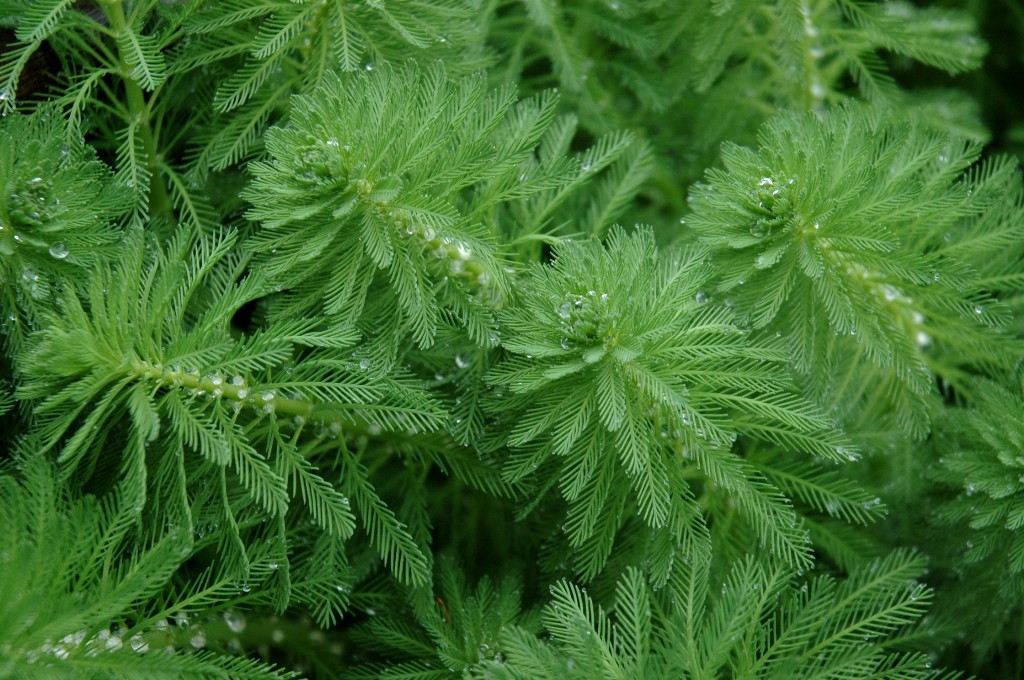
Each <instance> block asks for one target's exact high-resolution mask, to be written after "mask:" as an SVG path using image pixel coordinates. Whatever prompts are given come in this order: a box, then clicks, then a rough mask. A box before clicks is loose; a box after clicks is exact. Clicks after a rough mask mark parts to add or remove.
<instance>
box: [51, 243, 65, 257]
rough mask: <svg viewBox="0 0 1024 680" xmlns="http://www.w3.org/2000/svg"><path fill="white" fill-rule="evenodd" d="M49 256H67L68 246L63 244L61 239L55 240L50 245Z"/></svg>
mask: <svg viewBox="0 0 1024 680" xmlns="http://www.w3.org/2000/svg"><path fill="white" fill-rule="evenodd" d="M50 256H51V257H55V258H57V259H58V260H63V259H64V258H66V257H67V256H68V247H67V246H66V245H64V242H63V241H57V242H56V243H54V244H52V245H51V246H50Z"/></svg>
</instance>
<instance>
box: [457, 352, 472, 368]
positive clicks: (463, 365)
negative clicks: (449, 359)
mask: <svg viewBox="0 0 1024 680" xmlns="http://www.w3.org/2000/svg"><path fill="white" fill-rule="evenodd" d="M455 365H456V366H458V367H459V368H469V362H468V361H466V360H465V359H463V358H462V355H461V354H456V355H455Z"/></svg>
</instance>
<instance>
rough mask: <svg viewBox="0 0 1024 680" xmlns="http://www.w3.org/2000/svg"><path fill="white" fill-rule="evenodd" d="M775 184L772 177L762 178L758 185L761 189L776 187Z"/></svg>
mask: <svg viewBox="0 0 1024 680" xmlns="http://www.w3.org/2000/svg"><path fill="white" fill-rule="evenodd" d="M774 184H775V182H773V181H772V178H771V177H762V178H761V181H760V182H758V183H757V186H759V187H770V186H774Z"/></svg>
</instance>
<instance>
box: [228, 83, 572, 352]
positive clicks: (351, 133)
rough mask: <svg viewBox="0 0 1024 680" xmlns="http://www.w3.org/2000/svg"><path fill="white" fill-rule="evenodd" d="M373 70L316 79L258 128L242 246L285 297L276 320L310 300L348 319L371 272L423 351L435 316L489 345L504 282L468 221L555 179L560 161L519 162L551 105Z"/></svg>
mask: <svg viewBox="0 0 1024 680" xmlns="http://www.w3.org/2000/svg"><path fill="white" fill-rule="evenodd" d="M380 71H381V72H380V73H376V74H374V75H373V76H365V75H357V76H348V77H346V78H344V79H342V78H339V77H328V78H327V80H326V82H325V84H324V86H323V89H321V90H317V91H315V92H314V93H313V94H312V95H310V96H308V97H304V98H301V99H297V100H296V101H295V102H294V104H293V108H292V111H291V117H290V120H289V125H288V126H286V127H283V128H274V129H272V130H271V131H270V132H269V133H268V134H267V140H266V144H267V150H268V152H269V154H270V157H271V160H270V161H269V162H258V163H254V164H253V165H252V166H251V170H252V172H253V174H254V175H255V180H254V181H253V183H252V185H251V187H250V188H249V189H248V190H247V191H246V192H245V193H244V194H243V196H244V197H246V198H248V199H249V200H250V201H252V202H253V204H254V206H255V207H254V208H253V209H252V210H250V211H249V213H248V216H249V217H250V218H252V219H254V220H259V221H260V223H261V224H262V227H263V228H262V230H261V232H260V233H259V234H258V235H257V236H256V238H255V239H254V241H253V248H254V249H256V250H258V251H259V252H263V253H266V254H267V255H269V257H266V258H264V259H263V260H262V262H261V263H262V264H263V266H264V268H265V270H266V271H267V273H268V275H269V276H271V277H273V278H274V279H275V280H278V281H281V282H282V285H285V286H286V287H288V288H289V289H292V290H295V292H294V293H293V294H292V295H291V296H290V298H291V299H290V300H289V302H292V303H293V304H292V305H287V306H286V307H285V308H284V309H285V311H284V313H287V314H293V313H295V311H296V310H300V311H304V310H308V309H310V308H315V307H319V306H321V305H322V306H323V308H324V309H325V310H326V311H327V312H328V313H329V314H338V315H340V316H341V318H342V319H343V320H347V319H353V318H355V317H358V315H359V314H360V312H361V311H362V308H363V304H364V299H365V296H366V293H367V291H368V290H369V288H370V286H371V283H372V280H373V275H374V273H375V272H376V270H377V269H384V270H386V271H387V272H388V288H389V289H390V290H393V291H394V295H395V296H396V298H397V299H396V304H397V306H398V313H397V314H394V320H393V321H392V323H394V324H397V325H399V327H401V328H403V330H406V332H408V333H409V334H410V335H411V336H412V338H413V340H414V341H415V342H416V343H417V344H419V345H420V346H424V347H425V346H428V345H429V344H430V343H431V342H432V341H433V338H434V336H435V334H436V333H437V329H438V325H439V322H440V320H441V318H442V317H445V318H447V319H450V320H451V321H452V322H454V323H456V324H457V325H458V326H460V327H466V328H468V329H469V332H470V339H472V340H473V341H474V342H477V343H481V344H490V345H493V344H494V343H495V341H496V340H495V338H493V337H491V334H492V333H493V331H492V327H493V322H492V321H491V319H490V318H489V317H490V316H491V315H492V314H493V312H492V308H493V304H494V303H495V302H494V298H497V299H499V300H500V299H501V298H503V297H505V296H506V294H507V287H508V286H507V283H505V274H504V271H503V270H502V268H501V267H500V266H499V262H498V260H497V258H496V254H495V252H494V246H493V245H492V244H491V243H490V242H489V241H490V239H489V236H491V234H489V233H488V230H487V229H485V228H484V226H483V225H482V224H481V220H482V219H483V218H484V216H486V215H487V214H488V212H489V211H491V210H493V209H494V206H495V205H496V204H498V203H500V202H502V201H505V200H509V199H510V198H518V197H526V196H529V195H530V194H531V193H534V192H536V191H538V190H540V189H545V188H549V187H553V186H558V185H559V184H560V183H564V181H565V179H566V176H567V175H568V173H569V172H570V171H571V170H572V166H571V164H570V163H569V162H568V161H567V160H566V159H561V158H555V159H552V160H551V162H550V163H545V164H543V165H541V166H540V167H537V168H533V169H532V171H530V172H526V169H525V168H523V167H522V166H523V164H524V163H525V161H526V160H527V159H528V158H530V157H531V155H532V154H533V151H534V148H535V146H536V144H537V141H538V139H539V138H540V136H541V135H542V134H543V132H544V130H545V128H546V127H547V126H548V125H549V124H550V123H551V120H552V118H553V116H554V113H555V100H554V98H553V97H550V96H547V97H542V98H538V99H535V100H531V101H527V102H523V103H522V104H520V105H519V106H516V107H513V104H514V103H515V94H514V92H513V90H512V89H511V88H504V89H503V90H498V91H494V92H491V93H488V92H487V90H486V87H485V83H484V81H483V78H482V77H479V76H474V77H471V78H468V79H465V80H460V81H455V82H451V81H449V80H448V78H447V77H446V75H445V73H444V71H443V70H442V69H441V68H440V66H435V67H433V68H431V69H430V70H429V71H426V72H424V73H422V74H420V73H418V72H417V71H416V70H415V69H412V68H407V69H404V70H392V69H390V68H387V67H384V68H381V69H380ZM360 81H362V82H360ZM395 92H403V93H405V96H403V97H396V96H395ZM470 189H472V194H471V195H469V196H466V199H465V200H463V194H464V193H466V192H468V191H469V190H470ZM354 242H357V243H359V246H360V247H358V248H353V247H352V244H353V243H354ZM339 262H345V263H347V265H346V266H343V267H337V266H336V265H337V263H339ZM317 263H319V265H318V264H317ZM328 269H331V270H333V271H327V270H328ZM314 282H315V283H314ZM296 289H297V290H296Z"/></svg>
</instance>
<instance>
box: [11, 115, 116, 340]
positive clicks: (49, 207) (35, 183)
mask: <svg viewBox="0 0 1024 680" xmlns="http://www.w3.org/2000/svg"><path fill="white" fill-rule="evenodd" d="M62 132H63V121H62V120H61V117H60V115H59V114H58V113H57V112H56V111H54V110H52V109H44V110H42V111H40V112H38V113H36V114H35V115H33V116H23V115H20V114H13V115H11V116H8V117H7V118H6V119H5V121H4V125H3V127H2V129H0V178H2V180H0V181H2V185H3V187H2V191H0V255H2V256H3V257H2V259H0V286H2V290H3V292H2V294H0V314H2V315H3V319H4V322H3V324H4V328H5V330H6V331H7V332H6V333H5V335H6V338H7V341H8V343H10V345H11V347H12V348H13V349H17V348H18V347H19V346H20V345H21V342H22V341H23V338H24V333H25V332H26V328H27V322H28V321H29V320H30V319H31V318H32V317H33V316H34V315H35V314H36V313H37V310H39V309H41V308H43V307H45V305H46V304H48V302H49V300H50V285H51V281H52V280H53V279H54V277H55V276H56V277H58V278H59V277H60V275H61V273H63V274H64V276H68V275H73V274H72V272H74V271H75V270H80V268H82V267H89V266H92V265H94V264H95V262H96V260H97V259H98V255H99V253H100V251H101V249H102V248H106V247H109V246H111V245H112V244H113V242H115V241H116V240H117V239H118V232H117V231H115V229H114V228H113V227H114V225H115V224H116V223H117V222H118V221H119V220H120V219H121V218H122V217H123V215H124V202H125V198H126V196H125V192H124V191H123V190H121V188H120V187H118V186H117V185H116V184H115V183H114V181H113V177H112V176H111V173H110V172H109V170H108V169H107V167H106V166H105V165H103V164H102V163H100V162H99V161H98V160H96V152H95V151H94V150H93V149H92V147H89V146H86V145H84V144H83V143H82V142H81V141H75V140H70V141H68V142H65V141H63V135H62ZM23 315H25V316H26V317H28V318H27V319H26V318H23Z"/></svg>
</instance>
